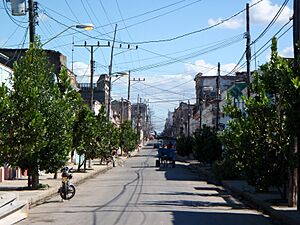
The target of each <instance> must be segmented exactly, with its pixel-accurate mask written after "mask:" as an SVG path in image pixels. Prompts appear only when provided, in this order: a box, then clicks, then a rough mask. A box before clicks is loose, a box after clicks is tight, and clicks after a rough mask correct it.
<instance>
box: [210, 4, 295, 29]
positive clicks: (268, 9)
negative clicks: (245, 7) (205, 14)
mask: <svg viewBox="0 0 300 225" xmlns="http://www.w3.org/2000/svg"><path fill="white" fill-rule="evenodd" d="M256 2H258V0H251V3H250V5H253V4H255V3H256ZM280 6H281V5H278V4H273V3H272V1H271V0H264V1H262V2H260V3H258V4H257V5H255V6H253V7H251V8H250V9H249V12H250V17H251V18H250V22H251V23H256V24H267V23H269V22H270V21H271V20H272V19H273V18H274V16H275V15H276V13H277V12H278V10H279V8H280ZM292 15H293V10H292V9H290V8H289V7H288V6H286V7H285V8H284V9H283V11H282V12H281V14H280V16H279V17H278V19H277V20H276V22H277V23H286V22H287V21H288V20H289V18H290V17H291V16H292ZM222 20H224V18H218V19H213V18H211V19H209V20H208V25H209V26H213V25H215V24H217V23H220V22H221V21H222ZM244 21H245V18H244V17H234V18H232V19H230V20H228V21H226V22H224V23H222V24H220V25H218V27H219V28H225V29H237V28H240V27H243V26H244V24H245V22H244Z"/></svg>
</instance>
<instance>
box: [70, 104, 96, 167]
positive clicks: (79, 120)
mask: <svg viewBox="0 0 300 225" xmlns="http://www.w3.org/2000/svg"><path fill="white" fill-rule="evenodd" d="M96 131H97V129H96V117H95V115H94V113H93V112H92V111H91V110H90V109H89V108H88V106H87V105H86V104H84V105H82V106H81V108H80V109H79V111H78V114H77V115H76V118H75V122H74V125H73V148H74V149H75V150H76V152H77V153H78V154H79V156H81V157H82V156H83V157H84V161H83V162H82V164H81V163H79V165H78V170H79V169H80V167H81V166H82V165H84V170H85V169H86V167H85V166H86V160H87V159H92V158H94V157H96V155H97V154H96V152H95V148H94V147H95V142H96V135H95V133H96Z"/></svg>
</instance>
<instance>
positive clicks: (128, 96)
mask: <svg viewBox="0 0 300 225" xmlns="http://www.w3.org/2000/svg"><path fill="white" fill-rule="evenodd" d="M127 100H128V103H129V102H130V70H129V71H128V92H127Z"/></svg>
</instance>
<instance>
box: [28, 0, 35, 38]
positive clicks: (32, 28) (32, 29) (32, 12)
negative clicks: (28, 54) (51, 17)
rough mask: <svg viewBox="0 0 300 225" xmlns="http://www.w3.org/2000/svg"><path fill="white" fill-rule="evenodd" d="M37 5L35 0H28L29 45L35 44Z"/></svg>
mask: <svg viewBox="0 0 300 225" xmlns="http://www.w3.org/2000/svg"><path fill="white" fill-rule="evenodd" d="M36 9H37V4H36V2H35V1H34V0H28V17H29V43H30V44H31V43H34V39H35V24H36V15H37V14H36Z"/></svg>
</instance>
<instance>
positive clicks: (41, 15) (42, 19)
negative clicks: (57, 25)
mask: <svg viewBox="0 0 300 225" xmlns="http://www.w3.org/2000/svg"><path fill="white" fill-rule="evenodd" d="M38 20H39V21H43V22H45V21H47V20H49V17H48V16H47V15H46V14H45V13H43V12H39V18H38Z"/></svg>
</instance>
